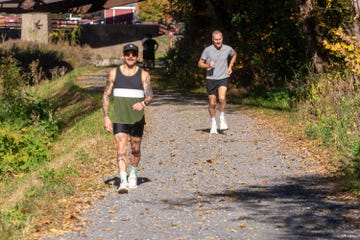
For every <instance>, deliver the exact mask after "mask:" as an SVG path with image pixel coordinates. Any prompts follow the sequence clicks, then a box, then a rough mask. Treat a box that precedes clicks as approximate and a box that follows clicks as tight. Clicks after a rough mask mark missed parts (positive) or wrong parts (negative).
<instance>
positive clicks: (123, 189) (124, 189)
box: [116, 181, 129, 193]
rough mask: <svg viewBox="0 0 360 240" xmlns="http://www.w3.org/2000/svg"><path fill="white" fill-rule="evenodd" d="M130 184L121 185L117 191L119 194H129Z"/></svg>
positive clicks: (122, 183) (123, 183)
mask: <svg viewBox="0 0 360 240" xmlns="http://www.w3.org/2000/svg"><path fill="white" fill-rule="evenodd" d="M128 188H129V184H128V182H125V181H122V182H121V183H120V186H119V187H118V189H117V190H116V191H117V192H118V193H128V192H129V189H128Z"/></svg>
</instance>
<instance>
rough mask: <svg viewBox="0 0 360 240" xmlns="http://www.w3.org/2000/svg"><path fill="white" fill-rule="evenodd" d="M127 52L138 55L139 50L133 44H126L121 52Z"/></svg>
mask: <svg viewBox="0 0 360 240" xmlns="http://www.w3.org/2000/svg"><path fill="white" fill-rule="evenodd" d="M127 51H134V52H136V53H138V52H139V48H138V46H136V45H135V44H132V43H130V44H126V45H125V46H124V49H123V52H127Z"/></svg>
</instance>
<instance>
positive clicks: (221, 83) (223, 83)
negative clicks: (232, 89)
mask: <svg viewBox="0 0 360 240" xmlns="http://www.w3.org/2000/svg"><path fill="white" fill-rule="evenodd" d="M227 86H228V78H224V79H220V80H212V79H211V80H210V79H206V91H207V94H208V95H217V94H218V89H219V87H227Z"/></svg>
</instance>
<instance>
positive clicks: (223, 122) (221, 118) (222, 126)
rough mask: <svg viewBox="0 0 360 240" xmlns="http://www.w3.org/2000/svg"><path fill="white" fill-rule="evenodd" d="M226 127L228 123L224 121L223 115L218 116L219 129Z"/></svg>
mask: <svg viewBox="0 0 360 240" xmlns="http://www.w3.org/2000/svg"><path fill="white" fill-rule="evenodd" d="M226 129H228V125H227V123H226V120H225V117H220V130H226Z"/></svg>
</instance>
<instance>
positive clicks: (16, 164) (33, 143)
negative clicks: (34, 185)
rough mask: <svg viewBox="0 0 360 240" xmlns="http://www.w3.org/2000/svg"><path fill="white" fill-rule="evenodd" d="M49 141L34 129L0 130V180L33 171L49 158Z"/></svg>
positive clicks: (4, 126) (11, 127) (6, 127)
mask: <svg viewBox="0 0 360 240" xmlns="http://www.w3.org/2000/svg"><path fill="white" fill-rule="evenodd" d="M50 141H51V139H50V138H49V137H47V136H46V135H44V134H43V133H42V132H40V131H39V129H37V128H34V127H24V128H22V129H19V128H18V127H17V126H14V125H13V124H8V123H5V124H2V125H1V128H0V159H1V162H0V178H3V177H6V176H9V175H13V174H19V173H23V172H28V171H32V170H35V169H36V168H38V167H39V166H40V165H41V164H43V163H44V162H45V161H47V159H48V158H49V156H50V154H49V151H48V147H49V145H50Z"/></svg>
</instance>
